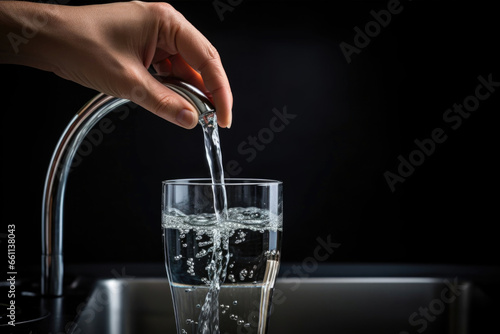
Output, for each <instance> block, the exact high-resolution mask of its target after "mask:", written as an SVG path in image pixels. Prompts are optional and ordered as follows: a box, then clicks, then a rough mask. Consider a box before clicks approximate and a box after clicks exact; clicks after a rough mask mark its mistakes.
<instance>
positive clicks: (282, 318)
mask: <svg viewBox="0 0 500 334" xmlns="http://www.w3.org/2000/svg"><path fill="white" fill-rule="evenodd" d="M471 287H472V284H471V283H469V282H460V281H457V280H456V279H440V278H303V279H298V278H296V279H292V278H282V279H278V281H277V283H276V286H275V292H274V298H273V309H272V314H271V319H270V328H269V333H273V334H274V333H276V334H281V333H336V334H341V333H343V334H345V333H356V334H361V333H370V334H373V333H384V334H406V333H424V332H425V334H431V333H449V334H451V333H453V334H458V333H460V334H464V333H467V327H468V326H467V325H468V324H467V323H468V319H469V317H468V307H469V302H470V292H471ZM71 333H73V334H87V333H88V334H90V333H92V334H94V333H109V334H118V333H119V334H122V333H127V334H135V333H137V334H143V333H148V334H156V333H158V334H160V333H161V334H169V333H171V334H174V333H176V329H175V319H174V312H173V308H172V301H171V295H170V289H169V285H168V281H167V280H166V279H156V278H155V279H109V280H100V281H98V282H97V284H96V286H95V288H94V289H93V292H92V294H91V297H90V299H89V300H88V302H87V304H86V305H85V307H84V308H82V310H81V311H80V313H79V314H78V316H77V319H76V321H75V326H74V327H73V328H72V331H71ZM241 333H255V330H254V329H252V328H251V327H250V328H244V329H242V330H241ZM221 334H226V333H221ZM231 334H233V333H231Z"/></svg>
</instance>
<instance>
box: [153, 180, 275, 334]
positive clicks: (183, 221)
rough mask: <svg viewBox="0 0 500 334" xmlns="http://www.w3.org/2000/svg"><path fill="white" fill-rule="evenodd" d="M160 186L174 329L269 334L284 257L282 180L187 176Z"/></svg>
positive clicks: (181, 332)
mask: <svg viewBox="0 0 500 334" xmlns="http://www.w3.org/2000/svg"><path fill="white" fill-rule="evenodd" d="M162 188H163V189H162V230H163V244H164V249H165V260H166V261H165V262H166V269H167V276H168V280H169V283H170V289H171V292H172V299H173V304H174V312H175V319H176V324H177V333H178V334H191V333H204V334H217V333H222V334H226V333H231V334H234V333H245V334H246V333H258V334H265V333H267V328H268V320H269V312H270V306H271V298H272V294H273V289H274V282H275V279H276V275H277V273H278V269H279V262H280V251H281V238H282V230H283V195H282V193H283V190H282V183H281V182H280V181H275V180H264V179H226V181H225V182H224V184H217V183H212V180H211V179H183V180H168V181H164V182H163V184H162ZM214 194H215V197H214ZM214 198H215V201H214ZM220 201H222V202H223V205H222V206H221V205H220V203H219V202H220ZM214 202H215V203H216V204H215V205H214Z"/></svg>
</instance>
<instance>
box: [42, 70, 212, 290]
mask: <svg viewBox="0 0 500 334" xmlns="http://www.w3.org/2000/svg"><path fill="white" fill-rule="evenodd" d="M155 77H156V79H157V80H158V81H160V82H161V83H162V84H164V85H165V86H166V87H168V88H170V89H171V90H173V91H175V92H176V93H177V94H179V95H181V96H182V97H183V98H185V99H186V100H187V101H189V102H190V103H191V104H192V105H193V106H194V107H195V109H196V110H197V111H198V113H199V115H200V122H204V119H205V118H204V117H201V116H203V115H205V114H206V113H212V112H215V108H214V106H213V104H212V103H211V101H210V100H209V99H208V98H207V97H206V96H205V95H204V94H203V93H202V92H201V91H200V90H199V89H197V88H196V87H194V86H192V85H190V84H188V83H186V82H183V81H181V80H178V79H175V78H169V77H164V76H159V75H155ZM129 102H130V101H129V100H126V99H121V98H116V97H112V96H109V95H105V94H102V93H101V94H99V95H97V96H96V97H94V98H93V99H92V100H90V101H89V102H88V103H87V104H86V105H85V106H83V107H82V109H80V111H79V112H78V113H77V114H76V115H75V116H74V117H73V118H72V119H71V121H70V122H69V124H68V126H67V127H66V129H65V130H64V132H63V134H62V136H61V138H60V139H59V142H58V143H57V145H56V148H55V150H54V153H53V155H52V158H51V160H50V163H49V169H48V171H47V176H46V179H45V186H44V191H43V201H42V277H41V294H42V295H43V296H62V295H63V278H64V259H63V210H64V195H65V190H66V182H67V179H68V174H69V172H70V168H71V163H72V161H73V158H74V157H75V154H76V152H77V150H78V148H79V147H80V145H81V143H82V142H83V140H84V139H85V137H86V136H87V134H88V133H89V131H90V130H91V129H92V128H93V126H94V125H95V124H97V123H98V122H99V121H100V120H101V119H102V118H103V117H105V116H106V115H107V114H109V112H111V111H113V110H115V109H116V108H117V107H120V106H122V105H124V104H126V103H129Z"/></svg>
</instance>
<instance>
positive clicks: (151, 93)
mask: <svg viewBox="0 0 500 334" xmlns="http://www.w3.org/2000/svg"><path fill="white" fill-rule="evenodd" d="M144 72H145V73H144V75H142V76H141V78H143V80H142V83H140V84H137V85H136V86H134V88H133V89H132V93H131V94H130V95H131V96H130V98H129V99H130V100H131V101H132V102H134V103H137V104H138V105H140V106H141V107H143V108H144V109H146V110H148V111H150V112H152V113H153V114H155V115H157V116H159V117H161V118H163V119H165V120H167V121H169V122H171V123H174V124H176V125H178V126H181V127H183V128H185V129H192V128H194V127H195V126H196V124H198V113H197V112H196V111H195V110H194V107H193V105H192V104H191V103H189V102H188V101H186V99H184V98H183V97H181V96H180V95H178V94H177V93H175V92H174V91H172V90H170V89H168V88H167V87H165V86H164V85H163V84H161V83H160V82H159V81H158V80H156V79H155V78H154V77H153V76H152V75H151V74H150V73H149V72H148V71H147V70H145V71H144Z"/></svg>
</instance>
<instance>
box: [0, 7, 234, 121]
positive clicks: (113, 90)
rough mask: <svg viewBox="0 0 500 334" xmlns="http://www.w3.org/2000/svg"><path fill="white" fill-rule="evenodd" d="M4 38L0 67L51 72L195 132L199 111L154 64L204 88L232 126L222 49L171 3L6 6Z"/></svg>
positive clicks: (1, 21) (0, 30) (0, 32)
mask: <svg viewBox="0 0 500 334" xmlns="http://www.w3.org/2000/svg"><path fill="white" fill-rule="evenodd" d="M4 36H7V38H3V37H4ZM0 37H2V39H1V40H0V63H15V64H22V65H27V66H32V67H35V68H39V69H42V70H47V71H52V72H54V73H55V74H57V75H58V76H60V77H62V78H65V79H68V80H71V81H74V82H77V83H79V84H81V85H83V86H86V87H89V88H92V89H95V90H97V91H100V92H103V93H105V94H108V95H112V96H115V97H119V98H125V99H130V100H131V101H133V102H135V103H137V104H138V105H140V106H142V107H144V108H145V109H147V110H149V111H151V112H153V113H155V114H156V115H158V116H160V117H162V118H164V119H166V120H168V121H170V122H172V123H175V124H177V125H180V126H182V127H184V128H193V127H195V126H196V124H197V120H198V116H197V114H196V112H195V110H194V108H193V106H192V105H191V104H190V103H189V102H187V101H186V100H184V99H183V98H181V97H180V96H178V95H177V94H175V93H174V92H172V91H171V90H169V89H168V88H166V87H165V86H163V85H162V84H160V83H159V82H158V81H157V80H156V79H154V78H153V76H152V75H151V74H150V73H149V72H148V70H147V69H148V68H149V67H150V65H153V67H154V68H155V69H156V70H157V71H158V72H160V73H162V74H167V75H172V76H175V77H178V78H181V79H183V80H185V81H187V82H190V83H191V84H193V85H195V86H197V87H198V88H200V89H201V90H202V91H203V92H205V93H206V94H207V96H209V97H210V98H211V99H212V100H213V102H214V105H215V108H216V111H217V118H218V123H219V126H221V127H229V126H230V125H231V119H232V115H231V108H232V102H233V98H232V94H231V89H230V86H229V81H228V79H227V76H226V73H225V71H224V68H223V66H222V63H221V60H220V57H219V54H218V53H217V50H216V49H215V48H214V47H213V46H212V44H210V42H209V41H208V40H207V39H206V38H205V37H204V36H203V35H202V34H201V33H200V32H199V31H198V30H197V29H196V28H195V27H194V26H193V25H191V24H190V23H189V22H188V21H187V20H186V19H185V18H184V17H183V16H182V15H181V14H180V13H179V12H177V11H176V10H175V9H174V8H173V7H172V6H170V5H169V4H166V3H143V2H137V1H133V2H125V3H112V4H104V5H89V6H61V5H50V4H39V3H30V2H17V1H8V2H5V1H0Z"/></svg>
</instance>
